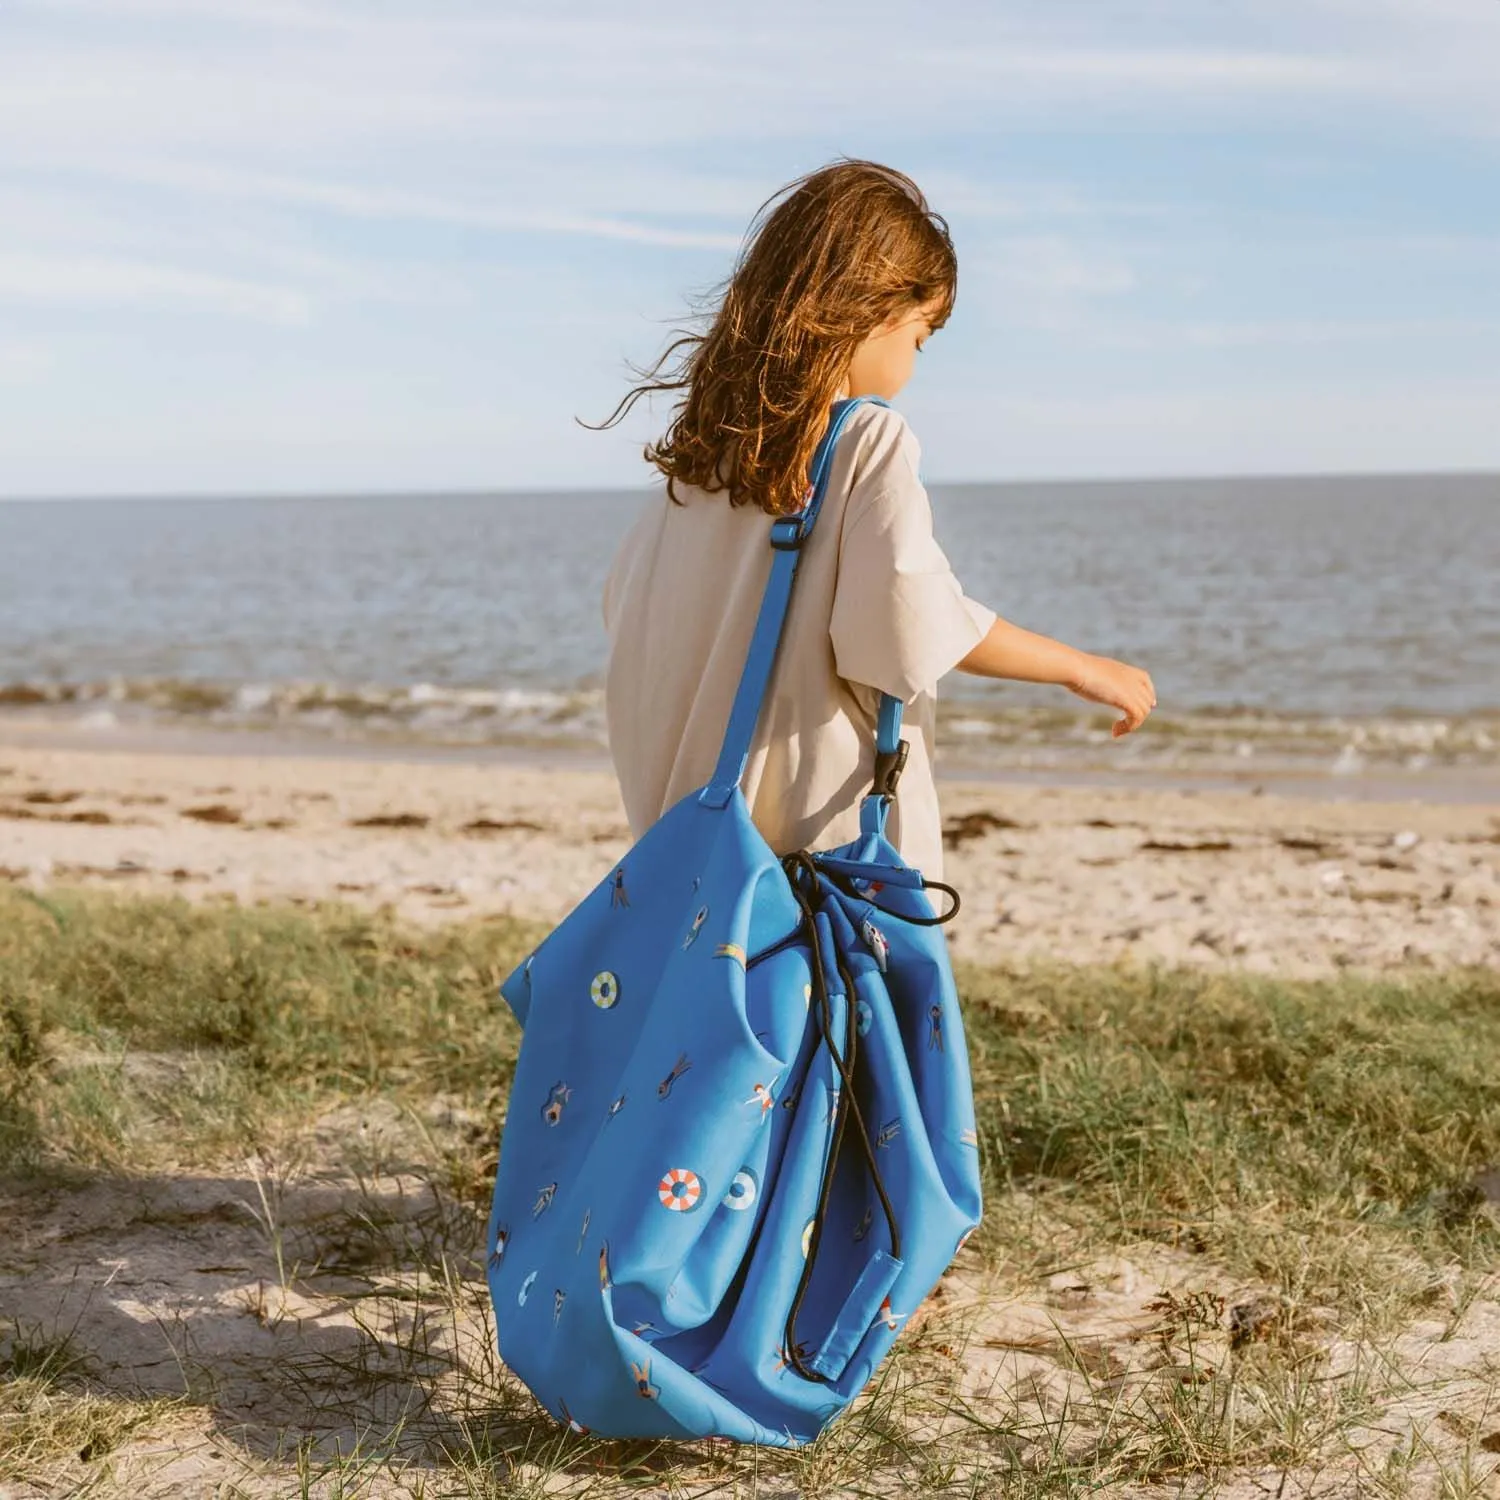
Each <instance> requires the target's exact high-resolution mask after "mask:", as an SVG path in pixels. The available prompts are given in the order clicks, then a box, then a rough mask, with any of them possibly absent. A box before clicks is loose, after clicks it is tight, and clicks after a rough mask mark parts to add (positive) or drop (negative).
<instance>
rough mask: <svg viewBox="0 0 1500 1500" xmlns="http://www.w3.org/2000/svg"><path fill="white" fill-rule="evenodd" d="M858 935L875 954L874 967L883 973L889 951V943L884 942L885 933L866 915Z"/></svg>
mask: <svg viewBox="0 0 1500 1500" xmlns="http://www.w3.org/2000/svg"><path fill="white" fill-rule="evenodd" d="M859 935H860V936H861V937H862V938H863V939H864V940H865V946H866V947H868V948H869V950H870V952H871V953H873V954H874V955H875V965H876V967H877V968H878V969H879V970H880V972H881V973H882V974H884V973H885V968H886V964H887V963H888V962H889V961H890V953H891V945H890V944H889V943H888V942H886V940H885V934H884V933H883V932H882V931H881V930H880V929H879V928H878V927H877V926H876V925H875V924H874V923H873V922H872V921H871V920H870V919H869V918H868V917H866V918H865V920H864V922H863V924H862V925H861V926H860V929H859Z"/></svg>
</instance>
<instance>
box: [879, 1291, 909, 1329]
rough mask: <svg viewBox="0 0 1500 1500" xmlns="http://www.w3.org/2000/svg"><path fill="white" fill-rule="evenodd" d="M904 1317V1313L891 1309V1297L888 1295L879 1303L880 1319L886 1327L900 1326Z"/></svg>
mask: <svg viewBox="0 0 1500 1500" xmlns="http://www.w3.org/2000/svg"><path fill="white" fill-rule="evenodd" d="M905 1317H906V1314H905V1313H898V1312H892V1311H891V1299H890V1298H889V1297H887V1298H886V1299H885V1301H884V1302H882V1303H881V1304H880V1321H881V1322H882V1323H884V1324H885V1326H886V1327H887V1328H899V1327H900V1326H901V1322H902V1320H903V1319H904V1318H905Z"/></svg>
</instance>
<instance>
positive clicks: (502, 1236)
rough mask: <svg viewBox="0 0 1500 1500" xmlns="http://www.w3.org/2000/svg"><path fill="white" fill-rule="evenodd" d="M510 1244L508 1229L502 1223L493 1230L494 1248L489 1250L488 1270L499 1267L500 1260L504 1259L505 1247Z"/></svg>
mask: <svg viewBox="0 0 1500 1500" xmlns="http://www.w3.org/2000/svg"><path fill="white" fill-rule="evenodd" d="M508 1244H510V1230H509V1229H508V1228H507V1227H506V1226H505V1225H504V1224H502V1225H500V1227H499V1228H498V1229H497V1230H496V1231H495V1248H494V1249H493V1250H491V1251H490V1270H492V1271H494V1270H497V1269H498V1268H499V1265H500V1262H501V1261H502V1260H504V1259H505V1247H506V1246H507V1245H508Z"/></svg>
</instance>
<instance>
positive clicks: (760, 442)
mask: <svg viewBox="0 0 1500 1500" xmlns="http://www.w3.org/2000/svg"><path fill="white" fill-rule="evenodd" d="M957 289H958V261H957V257H956V256H955V255H954V253H953V242H952V240H951V239H950V238H949V235H948V225H947V222H946V221H945V220H944V219H943V218H942V216H941V215H940V214H937V213H935V212H934V211H933V210H932V209H931V208H929V207H928V205H927V200H926V199H925V198H924V197H923V196H922V193H921V190H920V189H919V188H918V187H917V185H916V183H914V182H913V181H912V180H911V178H909V177H907V176H905V175H904V174H903V173H901V172H898V171H896V170H895V169H894V168H891V167H883V166H880V165H879V164H877V163H876V162H870V161H856V160H852V159H849V158H843V159H840V160H838V161H835V162H833V163H831V164H830V165H828V166H826V167H821V168H819V169H818V170H817V171H815V172H809V173H807V174H806V176H803V177H799V178H797V180H796V181H795V182H791V183H789V184H788V185H787V186H786V187H784V188H782V189H781V191H780V192H778V193H776V194H773V195H772V197H770V198H768V199H767V200H766V202H765V203H763V204H762V205H761V206H760V208H759V210H758V211H757V212H756V215H755V218H754V220H753V221H752V223H751V226H750V232H749V234H748V235H747V236H746V240H745V244H744V246H743V247H742V249H741V251H740V254H739V258H738V259H737V260H736V262H735V266H734V270H733V271H732V272H731V274H730V276H729V277H728V279H727V280H726V281H725V282H724V283H723V284H722V285H721V286H720V287H718V288H716V289H715V293H714V295H715V297H717V298H719V299H720V300H719V302H718V308H717V311H716V312H715V313H714V314H713V317H712V321H711V322H710V324H709V327H708V329H707V331H706V332H704V333H684V334H680V335H679V336H678V337H677V338H676V339H674V340H673V342H672V343H670V344H669V345H668V346H667V348H666V350H665V351H664V352H663V353H662V355H661V357H660V358H659V359H658V360H657V361H656V363H655V364H654V365H653V366H651V367H650V368H649V369H646V370H639V369H638V370H637V371H636V374H637V375H639V376H640V377H641V380H640V383H639V384H638V385H636V386H634V387H633V388H632V389H631V390H630V391H629V392H628V393H627V394H626V396H625V397H624V398H623V399H622V400H621V402H620V404H619V405H618V406H617V407H616V408H615V410H614V412H613V413H612V414H611V415H610V416H609V417H608V418H607V419H606V420H605V421H604V422H601V423H599V424H598V427H599V428H605V427H612V426H613V425H614V424H615V423H617V422H618V421H620V420H621V419H622V418H623V417H624V416H625V414H626V413H627V412H628V411H629V410H630V409H631V407H632V406H634V405H635V403H636V402H637V401H638V400H640V398H641V397H642V396H645V395H648V394H650V393H652V392H657V391H674V392H676V391H681V392H686V395H685V396H683V398H682V399H681V400H680V401H679V403H678V405H677V407H676V408H675V412H674V415H673V418H672V421H671V424H670V426H669V427H668V428H667V432H666V435H665V437H663V438H662V439H661V441H660V442H657V443H648V444H647V445H646V448H645V457H646V461H647V462H648V463H651V464H654V465H655V466H656V467H657V468H658V469H659V470H660V471H661V472H662V473H663V474H664V475H665V476H666V479H667V493H668V495H669V496H671V498H672V500H673V501H674V502H677V503H679V504H680V503H681V502H680V501H678V499H677V494H676V490H675V488H674V486H675V485H676V484H678V483H682V484H688V485H696V486H698V487H699V488H701V489H704V490H707V491H710V492H717V491H720V490H727V491H728V492H729V500H730V503H731V504H733V505H740V504H743V503H744V502H746V501H748V500H754V501H755V502H756V504H758V505H759V506H760V507H761V509H763V510H765V511H768V512H769V513H770V514H772V515H786V514H788V513H789V512H792V511H796V510H800V509H801V507H802V504H803V502H804V499H805V492H806V488H807V471H808V467H809V465H810V464H811V462H812V455H813V450H814V449H815V448H816V447H817V445H818V439H819V438H820V437H821V436H822V435H823V430H824V428H825V426H826V424H827V421H828V408H829V407H830V405H832V403H833V401H834V399H835V398H836V396H837V394H838V390H839V387H840V385H841V383H842V382H843V380H844V378H845V376H846V375H847V373H848V369H849V361H850V358H851V357H852V356H853V353H854V351H855V349H856V348H857V347H858V345H859V344H860V343H861V342H862V341H863V340H864V339H865V338H866V337H867V336H868V335H869V334H871V333H873V332H874V331H875V330H876V329H877V328H879V327H881V326H882V325H883V324H884V323H886V322H887V321H889V320H890V319H892V318H893V316H895V315H896V314H898V313H901V312H904V311H906V310H909V309H915V308H918V307H923V306H927V305H929V304H930V305H932V307H933V308H934V313H933V326H934V327H940V326H941V325H942V323H943V322H945V321H946V319H947V317H948V314H949V312H950V311H951V310H952V307H953V299H954V296H955V294H956V292H957ZM674 356H675V357H676V363H675V366H674V367H673V368H671V369H670V370H667V366H668V365H669V363H670V362H671V361H672V360H673V358H674ZM664 371H666V373H663V372H664ZM585 425H589V424H585Z"/></svg>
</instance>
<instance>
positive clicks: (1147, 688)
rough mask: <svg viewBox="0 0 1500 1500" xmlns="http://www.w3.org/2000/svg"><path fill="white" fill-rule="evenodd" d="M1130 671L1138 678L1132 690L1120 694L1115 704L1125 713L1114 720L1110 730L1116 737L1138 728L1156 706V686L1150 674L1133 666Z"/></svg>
mask: <svg viewBox="0 0 1500 1500" xmlns="http://www.w3.org/2000/svg"><path fill="white" fill-rule="evenodd" d="M1132 671H1133V672H1134V675H1135V676H1136V677H1137V679H1138V681H1137V682H1136V684H1135V687H1134V691H1133V692H1129V693H1126V694H1122V695H1121V698H1120V700H1119V701H1118V702H1117V703H1116V704H1115V707H1116V708H1118V709H1120V710H1121V711H1122V712H1123V713H1124V715H1125V717H1124V718H1123V719H1120V720H1117V721H1116V723H1115V724H1114V726H1113V728H1112V729H1111V731H1110V732H1111V734H1113V735H1114V737H1115V738H1116V739H1119V738H1120V737H1121V736H1122V735H1127V734H1129V733H1131V731H1132V730H1136V729H1139V728H1140V727H1141V725H1142V724H1144V723H1145V722H1146V717H1147V715H1148V714H1150V712H1151V710H1152V709H1153V708H1155V707H1156V687H1155V685H1154V684H1153V683H1152V681H1151V677H1150V675H1149V674H1148V673H1146V672H1142V671H1140V670H1139V669H1138V668H1133V669H1132Z"/></svg>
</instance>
